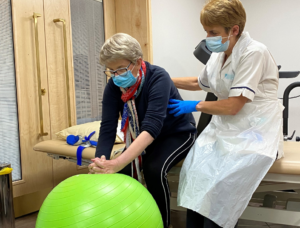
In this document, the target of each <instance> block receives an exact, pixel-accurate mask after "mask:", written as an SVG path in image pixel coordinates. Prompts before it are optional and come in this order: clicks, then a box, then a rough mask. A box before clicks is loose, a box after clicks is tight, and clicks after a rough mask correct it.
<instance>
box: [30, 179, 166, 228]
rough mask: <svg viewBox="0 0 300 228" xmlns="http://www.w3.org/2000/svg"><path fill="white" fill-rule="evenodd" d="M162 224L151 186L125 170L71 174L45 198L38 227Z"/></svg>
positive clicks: (114, 227)
mask: <svg viewBox="0 0 300 228" xmlns="http://www.w3.org/2000/svg"><path fill="white" fill-rule="evenodd" d="M67 227H68V228H79V227H80V228H106V227H110V228H125V227H127V228H137V227H140V228H162V227H163V222H162V218H161V215H160V212H159V209H158V207H157V205H156V202H155V200H154V199H153V198H152V196H151V194H150V193H149V192H148V190H147V189H146V188H145V187H144V186H143V185H141V184H140V183H139V182H138V181H136V180H135V179H133V178H131V177H129V176H126V175H122V174H97V175H96V174H94V175H91V174H90V175H88V174H82V175H76V176H73V177H70V178H68V179H66V180H64V181H63V182H61V183H60V184H59V185H57V186H56V187H55V188H54V189H53V190H52V192H50V194H49V195H48V196H47V198H46V199H45V201H44V203H43V205H42V207H41V209H40V212H39V214H38V218H37V222H36V228H67Z"/></svg>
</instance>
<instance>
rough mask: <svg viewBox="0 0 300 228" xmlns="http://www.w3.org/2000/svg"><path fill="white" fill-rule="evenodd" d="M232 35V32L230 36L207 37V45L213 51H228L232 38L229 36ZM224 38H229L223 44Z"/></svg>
mask: <svg viewBox="0 0 300 228" xmlns="http://www.w3.org/2000/svg"><path fill="white" fill-rule="evenodd" d="M230 37H231V35H230V33H229V36H228V37H222V36H214V37H207V38H206V47H207V48H208V50H210V51H212V52H224V51H227V49H228V47H229V43H230V40H229V38H230ZM224 38H228V40H227V41H226V42H225V43H224V44H223V43H222V40H223V39H224Z"/></svg>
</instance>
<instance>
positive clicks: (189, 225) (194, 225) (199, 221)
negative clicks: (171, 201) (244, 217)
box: [186, 209, 238, 228]
mask: <svg viewBox="0 0 300 228" xmlns="http://www.w3.org/2000/svg"><path fill="white" fill-rule="evenodd" d="M237 226H238V224H236V225H235V227H234V228H236V227H237ZM186 228H222V227H221V226H219V225H217V224H216V223H214V222H213V221H211V220H210V219H208V218H206V217H204V216H203V215H201V214H199V213H197V212H195V211H192V210H190V209H188V210H187V212H186Z"/></svg>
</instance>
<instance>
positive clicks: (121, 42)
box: [100, 33, 143, 65]
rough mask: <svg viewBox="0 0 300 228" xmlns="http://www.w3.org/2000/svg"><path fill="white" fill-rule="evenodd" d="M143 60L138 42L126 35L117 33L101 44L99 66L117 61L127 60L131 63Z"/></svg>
mask: <svg viewBox="0 0 300 228" xmlns="http://www.w3.org/2000/svg"><path fill="white" fill-rule="evenodd" d="M139 58H143V51H142V48H141V45H140V44H139V42H138V41H137V40H136V39H135V38H133V37H132V36H130V35H128V34H126V33H117V34H115V35H113V36H112V37H110V38H109V39H108V40H106V41H105V43H104V44H103V46H102V48H101V51H100V64H101V65H106V64H107V63H109V62H113V61H115V60H119V59H127V60H129V61H131V62H133V63H136V61H137V60H138V59H139Z"/></svg>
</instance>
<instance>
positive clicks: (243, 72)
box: [178, 32, 283, 228]
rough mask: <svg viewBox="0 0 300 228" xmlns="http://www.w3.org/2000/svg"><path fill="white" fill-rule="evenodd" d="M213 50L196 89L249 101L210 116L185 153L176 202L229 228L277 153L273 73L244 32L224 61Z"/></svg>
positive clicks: (263, 51) (264, 53)
mask: <svg viewBox="0 0 300 228" xmlns="http://www.w3.org/2000/svg"><path fill="white" fill-rule="evenodd" d="M224 57H225V53H213V54H212V55H211V57H210V59H209V61H208V63H207V65H206V67H205V68H204V70H203V71H202V72H201V74H200V76H199V79H198V81H199V86H200V87H201V89H203V90H205V91H207V92H212V93H214V94H215V95H216V96H217V97H218V99H219V100H222V99H227V98H228V97H237V96H240V95H243V96H244V97H247V98H248V99H249V102H248V103H246V104H245V105H244V107H243V108H242V109H241V110H240V112H239V113H238V114H236V115H214V116H213V117H212V120H211V122H210V123H209V125H208V126H207V127H206V128H205V129H204V131H203V132H202V133H201V135H200V136H199V137H198V139H197V141H196V142H195V144H194V146H193V147H192V148H191V150H190V152H189V154H188V156H187V157H186V159H185V161H184V164H183V167H182V170H181V173H180V183H179V197H178V204H179V206H182V207H186V208H189V209H191V210H193V211H196V212H198V213H200V214H202V215H203V216H205V217H207V218H209V219H211V220H212V221H214V222H215V223H217V224H218V225H219V226H221V227H224V228H232V227H234V225H235V224H236V222H237V220H238V218H239V217H240V216H241V214H242V213H243V211H244V209H245V208H246V207H247V205H248V202H249V200H250V199H251V196H252V194H253V193H254V191H255V189H256V188H257V186H258V185H259V183H260V182H261V180H262V179H263V178H264V176H265V175H266V173H267V172H268V170H269V169H270V167H271V166H272V164H273V162H274V160H275V159H276V156H278V158H281V157H282V156H283V150H282V149H283V148H282V111H283V106H282V104H281V103H280V102H279V100H278V99H277V89H278V78H279V73H278V69H277V65H276V63H275V61H274V60H273V58H272V56H271V54H270V53H269V51H268V50H267V48H266V47H265V46H264V45H263V44H261V43H259V42H257V41H254V40H253V39H251V38H250V36H249V34H248V33H246V32H244V33H243V34H242V36H241V37H240V39H239V40H238V42H237V43H236V45H235V46H234V48H233V52H232V54H231V55H230V56H229V58H228V59H227V60H226V62H225V64H224V65H223V66H222V64H223V61H224Z"/></svg>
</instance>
